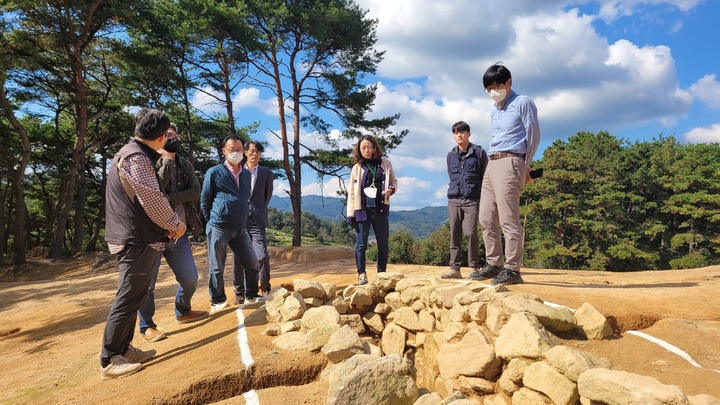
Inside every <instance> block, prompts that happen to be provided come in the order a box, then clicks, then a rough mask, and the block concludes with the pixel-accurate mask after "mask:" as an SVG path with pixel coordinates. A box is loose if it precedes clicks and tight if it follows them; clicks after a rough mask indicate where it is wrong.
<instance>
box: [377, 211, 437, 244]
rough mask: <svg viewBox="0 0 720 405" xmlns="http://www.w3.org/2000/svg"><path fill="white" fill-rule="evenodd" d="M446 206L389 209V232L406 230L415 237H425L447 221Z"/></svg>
mask: <svg viewBox="0 0 720 405" xmlns="http://www.w3.org/2000/svg"><path fill="white" fill-rule="evenodd" d="M448 220H449V217H448V208H447V207H425V208H420V209H417V210H412V211H393V210H392V209H391V210H390V232H398V231H408V232H410V234H412V236H414V237H415V238H416V239H425V238H427V237H428V235H430V234H431V233H433V232H435V231H436V230H437V229H438V228H440V227H441V226H443V224H444V223H445V222H448Z"/></svg>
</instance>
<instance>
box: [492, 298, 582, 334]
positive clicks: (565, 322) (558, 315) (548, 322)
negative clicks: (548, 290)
mask: <svg viewBox="0 0 720 405" xmlns="http://www.w3.org/2000/svg"><path fill="white" fill-rule="evenodd" d="M502 302H503V304H504V305H505V307H506V308H507V309H508V312H510V313H511V314H513V313H517V312H528V313H531V314H533V315H535V317H536V318H537V319H538V321H540V323H541V324H542V325H543V326H544V327H546V328H548V329H550V330H552V331H556V332H567V331H571V330H573V329H575V327H576V321H575V317H574V316H573V313H572V312H571V311H570V310H569V309H568V308H553V307H551V306H548V305H545V304H543V303H541V302H538V301H535V300H531V299H527V298H525V297H522V296H519V295H512V296H508V297H506V298H504V299H503V300H502Z"/></svg>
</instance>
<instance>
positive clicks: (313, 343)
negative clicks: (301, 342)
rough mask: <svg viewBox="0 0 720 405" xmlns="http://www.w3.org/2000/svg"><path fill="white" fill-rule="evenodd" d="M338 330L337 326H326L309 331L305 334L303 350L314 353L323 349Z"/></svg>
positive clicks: (338, 326)
mask: <svg viewBox="0 0 720 405" xmlns="http://www.w3.org/2000/svg"><path fill="white" fill-rule="evenodd" d="M338 329H340V325H339V324H332V323H331V324H327V325H323V326H320V327H317V328H314V329H310V330H309V331H307V333H306V334H305V339H306V340H305V349H307V351H309V352H315V351H318V350H320V349H322V348H323V346H325V345H326V344H327V343H328V342H329V341H330V336H332V335H333V334H334V333H335V332H336V331H337V330H338Z"/></svg>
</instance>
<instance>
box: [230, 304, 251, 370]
mask: <svg viewBox="0 0 720 405" xmlns="http://www.w3.org/2000/svg"><path fill="white" fill-rule="evenodd" d="M243 307H244V306H242V305H241V306H240V307H239V308H238V309H237V310H236V311H235V313H236V314H237V318H238V336H237V341H238V347H240V357H241V358H242V362H243V364H245V368H246V369H248V368H250V366H252V365H253V363H254V362H255V360H253V357H252V354H251V353H250V344H249V342H248V335H247V330H246V329H245V316H244V315H243V312H242V310H243Z"/></svg>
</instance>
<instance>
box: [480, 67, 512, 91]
mask: <svg viewBox="0 0 720 405" xmlns="http://www.w3.org/2000/svg"><path fill="white" fill-rule="evenodd" d="M511 77H512V75H511V74H510V70H508V68H506V67H505V65H503V64H502V62H498V63H496V64H494V65H492V66H490V67H489V68H488V69H487V70H486V71H485V74H484V75H483V87H484V88H486V89H487V88H488V87H490V86H492V85H493V84H505V83H507V81H508V80H510V78H511Z"/></svg>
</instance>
